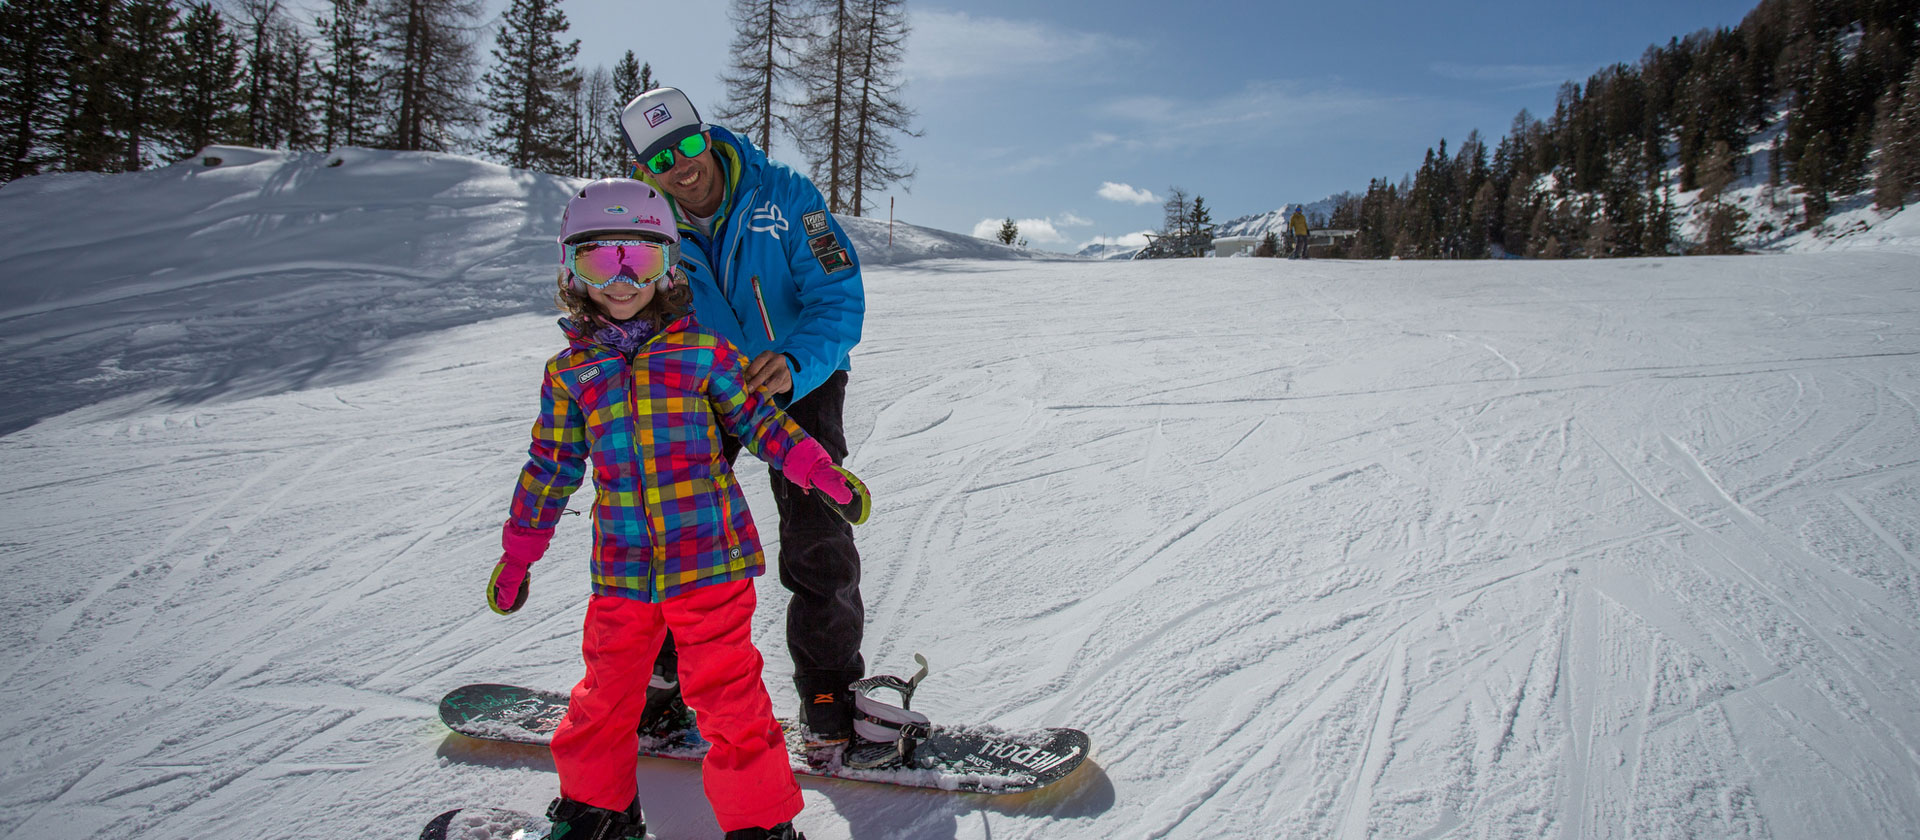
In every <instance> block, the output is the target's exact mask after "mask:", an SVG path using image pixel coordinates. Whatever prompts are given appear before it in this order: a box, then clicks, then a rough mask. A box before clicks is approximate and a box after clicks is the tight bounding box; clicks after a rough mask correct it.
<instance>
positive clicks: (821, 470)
mask: <svg viewBox="0 0 1920 840" xmlns="http://www.w3.org/2000/svg"><path fill="white" fill-rule="evenodd" d="M780 474H781V475H784V476H786V477H787V480H788V481H791V482H793V483H795V484H798V485H800V487H801V488H802V489H806V490H815V491H818V492H819V493H820V495H822V496H825V497H827V501H828V502H830V504H829V505H828V506H829V507H831V508H833V511H834V512H835V513H838V514H840V518H842V519H845V520H847V521H848V522H850V523H852V524H854V525H859V524H861V523H863V522H865V521H867V515H868V514H869V513H872V512H873V497H872V496H871V495H869V494H868V493H867V485H865V484H862V483H861V482H860V479H859V478H857V477H855V476H854V474H853V473H850V472H847V470H846V469H845V468H844V467H841V466H840V465H838V464H835V463H834V462H833V458H832V457H831V456H829V455H827V450H826V449H825V448H824V447H822V446H821V445H820V442H819V441H817V440H814V439H813V438H807V439H806V440H804V441H801V442H800V445H798V446H795V447H794V448H793V451H792V452H789V453H787V462H786V463H785V464H783V465H782V466H781V467H780Z"/></svg>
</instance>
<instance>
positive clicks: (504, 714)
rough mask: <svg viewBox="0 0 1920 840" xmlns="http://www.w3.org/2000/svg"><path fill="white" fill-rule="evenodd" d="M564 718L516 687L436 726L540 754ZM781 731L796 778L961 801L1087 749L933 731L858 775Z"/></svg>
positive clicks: (1040, 782) (1031, 780) (691, 751)
mask: <svg viewBox="0 0 1920 840" xmlns="http://www.w3.org/2000/svg"><path fill="white" fill-rule="evenodd" d="M566 713H567V695H565V694H560V693H558V692H552V691H540V690H538V689H532V688H522V687H520V686H513V685H494V684H482V685H467V686H461V687H460V688H456V689H454V690H452V691H450V692H447V696H446V697H444V698H442V699H441V700H440V720H441V721H442V722H443V723H445V724H446V725H447V728H448V729H451V730H453V731H455V732H458V733H460V734H462V735H466V736H468V737H471V738H479V739H482V740H488V741H507V742H511V743H518V744H535V745H540V746H545V745H547V744H550V743H552V742H553V731H554V730H555V729H557V728H558V727H559V726H560V718H561V717H562V716H564V715H565V714H566ZM780 725H781V727H782V728H783V729H785V730H786V733H787V750H788V760H789V762H790V763H791V764H792V766H793V771H794V772H795V773H798V774H801V775H805V776H816V777H820V778H829V779H847V780H850V781H857V782H874V783H878V784H888V785H900V786H904V787H916V788H930V789H934V790H950V791H960V792H964V793H984V794H1009V793H1024V792H1026V791H1031V790H1038V789H1040V788H1043V787H1046V786H1047V785H1050V784H1053V783H1054V782H1057V781H1060V780H1061V779H1064V778H1066V777H1067V775H1068V774H1070V773H1072V772H1073V771H1074V770H1075V769H1076V768H1078V767H1079V766H1080V763H1081V762H1083V761H1085V760H1086V757H1087V753H1088V751H1089V750H1090V749H1091V748H1092V745H1091V743H1090V742H1089V741H1088V740H1087V735H1086V733H1084V732H1081V731H1080V730H1077V729H1057V728H1049V729H1026V730H1007V729H1001V728H999V727H995V726H985V725H976V726H944V725H940V724H934V725H933V726H932V727H931V730H930V732H929V733H928V735H927V737H926V739H925V740H923V741H921V742H920V743H919V745H918V746H917V747H915V748H914V750H913V753H912V756H911V757H910V759H909V760H908V761H906V762H905V763H903V764H899V765H893V766H887V767H879V768H874V769H868V770H862V769H857V768H852V767H847V766H844V765H842V764H841V763H840V760H839V757H838V755H837V754H829V755H826V756H824V757H809V756H808V755H807V754H806V752H807V751H806V749H805V746H804V744H803V743H802V741H801V737H800V733H799V731H798V724H796V723H795V722H793V721H792V720H789V719H786V718H782V719H781V720H780ZM706 752H707V742H706V741H705V740H704V739H702V738H701V737H700V733H699V732H698V731H697V730H695V729H692V728H687V729H682V730H679V731H677V732H673V733H670V734H667V735H665V736H661V737H647V736H642V737H641V738H640V755H642V756H647V757H653V758H671V759H679V760H682V761H699V760H700V759H701V757H703V756H705V755H706ZM535 836H537V835H535Z"/></svg>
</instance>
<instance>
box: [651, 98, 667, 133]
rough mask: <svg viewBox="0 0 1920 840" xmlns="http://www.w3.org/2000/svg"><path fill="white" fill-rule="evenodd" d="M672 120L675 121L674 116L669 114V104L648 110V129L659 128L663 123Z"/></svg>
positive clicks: (662, 104) (661, 104)
mask: <svg viewBox="0 0 1920 840" xmlns="http://www.w3.org/2000/svg"><path fill="white" fill-rule="evenodd" d="M670 119H673V114H671V113H668V112H667V104H666V103H664V102H662V103H660V104H658V105H655V106H653V107H651V108H648V109H647V127H648V128H659V127H660V124H661V123H663V122H666V121H667V120H670Z"/></svg>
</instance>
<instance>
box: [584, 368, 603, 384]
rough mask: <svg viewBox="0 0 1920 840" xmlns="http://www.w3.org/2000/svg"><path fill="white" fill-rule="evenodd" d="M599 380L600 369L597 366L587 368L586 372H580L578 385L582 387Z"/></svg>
mask: <svg viewBox="0 0 1920 840" xmlns="http://www.w3.org/2000/svg"><path fill="white" fill-rule="evenodd" d="M599 378H600V368H599V366H597V365H596V366H594V367H590V368H587V369H586V370H583V371H581V372H580V384H582V385H585V384H587V383H589V382H592V381H593V380H595V379H599Z"/></svg>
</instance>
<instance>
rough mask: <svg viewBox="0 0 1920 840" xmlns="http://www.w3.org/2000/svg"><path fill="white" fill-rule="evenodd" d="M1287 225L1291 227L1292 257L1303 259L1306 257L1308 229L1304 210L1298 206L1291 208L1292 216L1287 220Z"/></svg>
mask: <svg viewBox="0 0 1920 840" xmlns="http://www.w3.org/2000/svg"><path fill="white" fill-rule="evenodd" d="M1288 225H1289V226H1290V227H1291V228H1292V229H1293V258H1294V259H1296V260H1304V259H1306V258H1307V233H1308V229H1307V214H1306V212H1305V211H1303V210H1301V209H1300V208H1299V207H1295V208H1293V218H1292V219H1289V220H1288Z"/></svg>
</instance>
